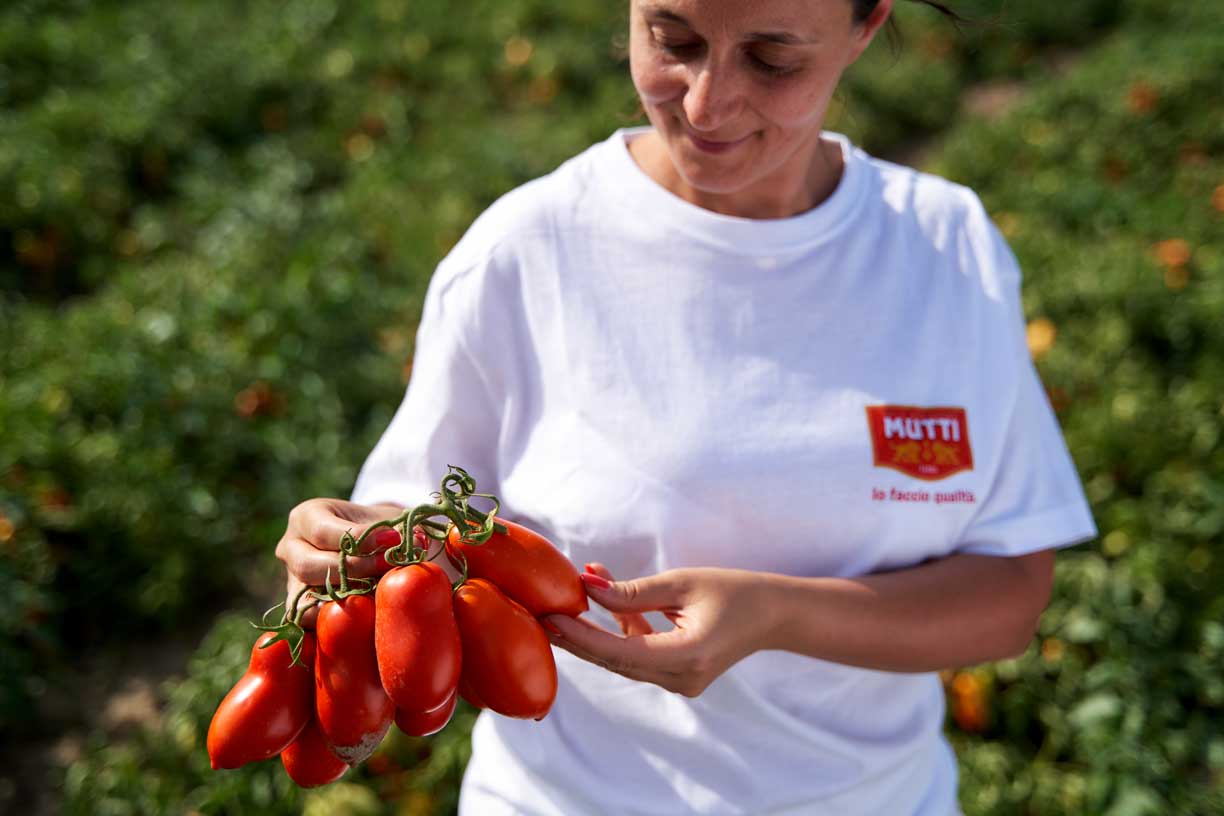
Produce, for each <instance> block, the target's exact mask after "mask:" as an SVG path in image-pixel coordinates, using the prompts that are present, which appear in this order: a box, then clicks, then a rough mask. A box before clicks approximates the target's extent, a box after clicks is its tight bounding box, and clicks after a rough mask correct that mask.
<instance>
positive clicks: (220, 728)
mask: <svg viewBox="0 0 1224 816" xmlns="http://www.w3.org/2000/svg"><path fill="white" fill-rule="evenodd" d="M272 638H273V634H272V633H271V632H265V633H264V634H262V635H260V636H259V639H258V640H256V641H255V645H254V646H253V647H252V648H251V662H250V664H249V665H248V666H247V670H246V674H244V675H242V677H241V679H239V680H238V682H237V683H236V684H234V687H233V688H232V689H230V691H229V694H227V695H225V699H223V700H222V701H221V705H219V706H217V711H216V713H215V714H213V718H212V723H211V724H210V725H209V726H208V758H209V760H211V762H212V766H213V769H214V770H216V769H217V768H240V767H242V766H243V765H245V764H247V763H248V762H258V761H259V760H261V759H268V758H269V757H273V756H276V755H277V754H279V753H280V752H281V751H283V750H285V747H286V746H288V745H289V743H291V742H293V740H294V739H295V738H296V737H297V735H298V734H300V733H301V731H302V729H303V728H305V727H306V723H307V722H309V721H310V715H311V703H312V700H313V697H314V689H313V680H312V679H311V671H310V669H311V666H312V665H313V664H314V659H315V638H314V635H311V634H310V633H309V632H307V633H306V637H305V639H304V640H303V641H302V656H301V662H299V663H298V665H296V666H294V665H291V664H292V661H293V656H292V655H291V654H290V652H289V644H288V643H286V642H285V641H283V640H278V641H277V642H276V643H273V644H272V645H271V646H269V647H268V648H266V649H261V648H259V647H260V646H262V645H263V644H265V643H267V642H268V641H269V640H271V639H272Z"/></svg>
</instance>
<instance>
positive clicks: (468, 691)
mask: <svg viewBox="0 0 1224 816" xmlns="http://www.w3.org/2000/svg"><path fill="white" fill-rule="evenodd" d="M459 696H460V697H462V698H463V699H465V700H467V701H468V704H469V705H471V706H473V707H475V708H488V706H487V705H485V704H484V702H482V701H481V699H480V697H479V696H478V695H477V694H476V692H474V691H472V684H471V683H469V682H468V679H467V677H465V676H464V675H462V674H461V675H460V676H459Z"/></svg>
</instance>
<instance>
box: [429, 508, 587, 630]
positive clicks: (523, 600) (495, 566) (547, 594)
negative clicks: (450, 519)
mask: <svg viewBox="0 0 1224 816" xmlns="http://www.w3.org/2000/svg"><path fill="white" fill-rule="evenodd" d="M496 522H497V524H500V525H502V526H503V527H505V529H506V532H504V533H503V532H499V531H497V530H494V532H493V534H492V535H491V536H489V539H488V541H486V542H485V543H483V544H465V543H463V542H461V541H460V540H459V532H458V528H456V527H453V526H452V527H451V529H450V532H449V534H448V537H447V541H446V552H447V555H449V556H450V557H451V558H452V560H453V561H455V562H456V564H457V565H458V564H462V563H463V562H464V561H466V562H467V574H468V575H469V576H470V577H473V578H485V579H488V580H489V581H492V582H493V583H495V584H497V586H498V588H499V589H500V590H501V591H502V592H504V593H505V594H506V595H509V596H510V597H511V598H513V599H514V600H515V601H517V602H518V603H519V604H521V605H522V606H523V608H524V609H526V610H527V611H528V612H530V613H531V614H532V616H534V617H537V618H538V617H542V616H544V615H552V614H560V615H569V616H571V617H577V616H578V615H581V614H582V613H583V612H585V611H586V610H587V595H586V590H585V589H584V588H583V585H582V580H581V579H580V578H579V577H578V569H577V568H576V567H575V566H574V565H573V564H572V563H571V562H570V560H569V559H568V558H566V557H565V554H564V553H562V552H561V551H560V550H558V549H557V548H556V547H555V546H553V544H552V542H551V541H549V540H548V539H547V538H545V537H544V536H542V535H540V534H539V533H537V532H535V531H533V530H529V529H528V528H526V527H524V526H522V525H521V524H515V523H514V522H511V521H506V520H505V519H501V518H498V519H496Z"/></svg>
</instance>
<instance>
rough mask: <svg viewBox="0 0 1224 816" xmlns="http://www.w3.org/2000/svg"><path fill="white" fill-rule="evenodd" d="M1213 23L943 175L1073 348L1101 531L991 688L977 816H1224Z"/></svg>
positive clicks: (1165, 38) (1045, 100)
mask: <svg viewBox="0 0 1224 816" xmlns="http://www.w3.org/2000/svg"><path fill="white" fill-rule="evenodd" d="M1213 9H1215V7H1211V8H1207V7H1203V8H1202V9H1199V10H1198V11H1194V12H1190V11H1187V12H1186V13H1185V14H1184V15H1183V16H1182V17H1181V18H1179V23H1178V24H1177V25H1176V26H1173V25H1170V26H1169V27H1167V28H1165V29H1164V30H1161V31H1159V32H1154V31H1152V30H1151V29H1148V28H1146V27H1144V28H1140V27H1136V28H1134V29H1133V30H1130V31H1127V32H1126V33H1124V34H1121V35H1118V36H1115V37H1113V38H1111V40H1110V41H1109V42H1108V43H1107V44H1106V45H1104V46H1103V47H1102V48H1100V49H1099V50H1097V51H1096V52H1094V53H1093V54H1092V55H1091V56H1090V57H1088V58H1086V59H1085V61H1084V63H1083V64H1082V65H1080V66H1078V67H1077V68H1076V69H1075V70H1074V71H1073V72H1072V73H1070V74H1068V75H1067V76H1066V77H1065V78H1064V79H1063V80H1062V81H1060V82H1058V83H1054V84H1051V85H1049V86H1048V87H1046V88H1045V89H1044V90H1042V91H1040V92H1038V93H1036V94H1034V95H1033V97H1032V99H1031V100H1030V102H1029V103H1028V104H1026V105H1025V106H1024V107H1023V108H1022V109H1020V110H1017V111H1016V112H1015V113H1014V114H1013V115H1012V116H1011V117H1009V118H1008V119H1007V120H1005V121H1003V122H1000V123H998V125H997V126H992V127H980V126H978V127H968V128H965V129H963V130H962V131H960V132H957V133H955V134H954V135H953V137H952V138H951V141H950V144H949V145H948V147H947V150H946V151H945V152H944V154H943V157H942V159H941V161H940V162H939V164H938V166H937V169H938V170H939V171H940V172H942V173H944V174H946V175H948V176H950V177H952V178H956V179H958V180H962V181H964V182H965V183H967V184H968V185H970V186H971V187H973V188H974V189H976V190H977V191H979V193H980V194H981V195H982V197H983V199H984V201H985V202H986V204H987V206H988V208H989V209H991V211H992V212H993V213H994V214H995V217H996V220H997V221H998V222H999V224H1000V225H1001V227H1002V228H1003V229H1004V230H1005V232H1006V233H1007V234H1008V236H1009V238H1010V240H1011V242H1012V244H1013V246H1014V247H1015V249H1016V251H1017V254H1018V256H1019V257H1020V260H1021V264H1022V266H1023V267H1024V269H1025V270H1026V287H1025V292H1026V307H1027V310H1028V312H1029V315H1030V317H1031V318H1033V319H1034V320H1042V321H1049V323H1050V325H1051V326H1052V327H1054V328H1055V329H1056V332H1057V335H1056V337H1057V339H1056V341H1055V342H1054V344H1053V346H1052V347H1051V348H1050V349H1049V350H1048V352H1047V353H1045V354H1044V355H1043V356H1042V357H1041V359H1040V367H1041V371H1042V376H1043V379H1044V381H1045V382H1046V384H1047V386H1048V387H1049V388H1050V389H1051V391H1052V393H1053V395H1054V401H1055V403H1056V404H1057V405H1059V406H1060V408H1061V411H1060V420H1061V422H1062V425H1063V427H1064V429H1065V432H1066V434H1067V439H1068V443H1069V445H1070V447H1071V448H1072V451H1073V454H1074V455H1075V458H1076V461H1077V463H1078V464H1079V467H1080V470H1081V473H1082V474H1083V476H1084V478H1085V481H1086V487H1087V490H1088V493H1089V496H1090V498H1091V500H1092V502H1093V505H1094V511H1095V515H1096V519H1097V523H1098V525H1099V527H1100V529H1101V532H1102V537H1101V541H1100V544H1099V545H1097V546H1094V547H1093V548H1091V550H1090V551H1086V552H1083V551H1081V552H1076V553H1069V554H1066V555H1064V556H1063V558H1062V560H1061V566H1060V569H1059V573H1058V581H1057V586H1056V591H1055V597H1054V600H1053V601H1052V603H1051V605H1050V608H1049V610H1048V611H1047V613H1046V615H1045V616H1044V617H1043V619H1042V624H1041V630H1040V633H1039V637H1040V639H1041V640H1040V645H1039V646H1037V647H1035V648H1034V649H1033V650H1032V651H1031V653H1030V654H1028V655H1026V656H1025V657H1024V658H1023V659H1021V660H1018V661H1009V662H1006V663H1002V664H999V665H997V666H995V667H992V668H990V669H988V670H986V671H984V672H983V679H984V683H985V685H986V686H987V687H988V688H992V689H993V691H992V692H990V695H989V696H990V697H991V699H992V708H993V711H994V718H993V721H992V723H991V725H990V727H988V728H987V729H986V731H985V732H984V734H983V735H981V736H974V737H968V736H965V737H963V738H961V739H960V740H959V742H958V749H959V754H960V757H961V762H962V768H963V772H964V784H963V788H962V793H963V801H964V803H965V807H966V810H967V811H969V812H971V813H989V814H1063V813H1065V814H1078V813H1108V814H1124V813H1125V814H1146V813H1151V814H1157V813H1159V814H1163V813H1214V812H1221V810H1222V809H1224V761H1222V760H1224V753H1222V752H1224V742H1222V741H1221V735H1222V734H1224V627H1222V626H1221V621H1222V620H1224V600H1222V599H1221V598H1220V596H1219V588H1220V587H1221V586H1224V558H1221V555H1220V552H1219V549H1218V544H1219V542H1220V540H1221V535H1222V534H1224V446H1222V445H1221V435H1222V429H1224V402H1222V401H1221V400H1222V397H1221V394H1222V393H1224V391H1222V390H1221V383H1224V366H1222V365H1221V361H1220V351H1221V349H1224V320H1221V315H1224V243H1222V242H1221V240H1220V235H1221V232H1220V226H1219V225H1220V217H1221V213H1220V210H1221V207H1222V206H1224V204H1222V201H1221V192H1220V187H1219V185H1221V183H1222V182H1224V105H1221V104H1220V102H1219V94H1218V87H1219V78H1220V76H1221V75H1224V51H1222V50H1221V49H1220V48H1219V37H1218V32H1219V31H1220V30H1221V25H1224V15H1222V14H1221V13H1220V12H1219V10H1218V9H1215V10H1213ZM1212 99H1214V100H1215V101H1214V102H1212V101H1210V100H1212ZM1001 157H1006V160H1005V161H1003V159H1002V158H1001ZM1003 164H1006V166H1007V168H1008V170H1009V172H1007V173H999V172H998V168H999V167H1000V166H1001V165H1003ZM1213 197H1214V198H1213Z"/></svg>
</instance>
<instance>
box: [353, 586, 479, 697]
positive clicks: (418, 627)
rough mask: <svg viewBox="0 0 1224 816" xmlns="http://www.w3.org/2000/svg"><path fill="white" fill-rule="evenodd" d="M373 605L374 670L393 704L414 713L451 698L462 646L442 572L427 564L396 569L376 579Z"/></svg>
mask: <svg viewBox="0 0 1224 816" xmlns="http://www.w3.org/2000/svg"><path fill="white" fill-rule="evenodd" d="M375 607H376V610H377V612H376V616H375V629H374V643H375V647H376V649H375V650H376V652H377V654H378V671H379V675H380V677H381V678H382V684H383V688H384V689H386V692H387V695H388V696H389V697H390V698H391V699H392V700H393V701H394V702H395V705H396V706H397V707H398V708H400V709H401V710H403V711H407V712H412V713H416V712H427V711H433V710H435V709H437V708H439V707H440V706H443V705H445V704H446V703H447V702H448V701H450V700H452V699H453V698H454V696H455V689H456V687H457V686H458V684H459V667H460V661H461V659H462V647H461V645H460V643H459V629H458V627H457V626H456V625H455V613H454V611H453V609H452V607H451V584H450V579H449V578H448V577H447V575H446V572H445V571H444V570H443V569H442V568H441V567H439V566H438V565H437V564H433V563H430V562H421V563H416V564H409V565H408V566H403V567H397V568H396V569H393V570H391V571H390V572H389V573H387V574H386V575H384V576H383V577H382V579H381V580H380V581H379V582H378V592H377V593H376V595H375Z"/></svg>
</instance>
